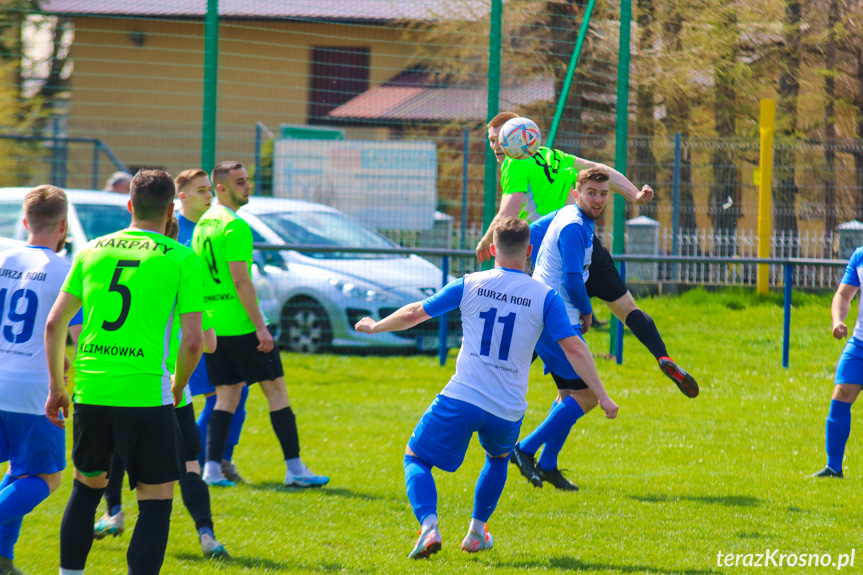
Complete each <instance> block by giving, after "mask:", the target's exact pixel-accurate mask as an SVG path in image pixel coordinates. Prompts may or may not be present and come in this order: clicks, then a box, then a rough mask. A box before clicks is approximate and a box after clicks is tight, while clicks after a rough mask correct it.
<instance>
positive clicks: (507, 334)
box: [479, 307, 515, 361]
mask: <svg viewBox="0 0 863 575" xmlns="http://www.w3.org/2000/svg"><path fill="white" fill-rule="evenodd" d="M479 317H480V318H481V319H482V320H483V322H484V324H483V327H482V342H480V347H479V354H480V355H484V356H489V355H491V339H492V336H493V335H494V327H495V323H502V324H503V334H502V335H501V337H500V349H498V353H497V358H498V359H499V360H501V361H507V360H508V359H509V346H510V344H511V343H512V331H513V328H514V327H515V312H510V313H509V314H507V315H504V316H501V317H499V318H498V317H497V308H496V307H493V308H490V309H487V310H486V311H484V312H482V313H480V314H479ZM495 318H497V322H495V321H494V320H495Z"/></svg>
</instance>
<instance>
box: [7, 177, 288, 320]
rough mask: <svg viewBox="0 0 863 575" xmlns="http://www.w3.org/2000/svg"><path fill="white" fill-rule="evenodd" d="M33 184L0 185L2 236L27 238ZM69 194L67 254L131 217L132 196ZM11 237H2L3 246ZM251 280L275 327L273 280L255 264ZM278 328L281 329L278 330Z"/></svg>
mask: <svg viewBox="0 0 863 575" xmlns="http://www.w3.org/2000/svg"><path fill="white" fill-rule="evenodd" d="M29 191H30V188H0V238H6V239H8V240H19V241H20V240H24V239H26V238H27V230H26V229H25V228H24V222H23V208H22V204H23V203H24V196H26V195H27V192H29ZM66 196H67V197H68V198H69V220H68V221H69V233H68V237H67V239H66V251H65V253H66V255H67V256H68V257H70V258H71V257H72V256H73V255H74V254H76V253H77V252H78V251H80V250H81V249H82V248H83V247H84V246H86V245H87V242H89V241H90V240H91V239H93V238H98V237H100V236H104V235H106V234H110V233H113V232H116V231H117V230H122V229H123V228H125V227H128V226H129V223H130V222H131V220H132V216H131V214H129V209H128V207H127V204H128V202H129V196H127V195H124V194H115V193H111V192H94V191H90V190H66ZM8 243H10V242H8V241H0V249H2V246H4V245H5V244H8ZM252 281H253V282H254V284H255V289H256V290H257V292H258V300H259V303H260V306H261V311H262V312H263V313H264V316H265V317H266V318H267V321H268V322H269V323H270V324H271V325H272V326H274V327H276V328H278V326H279V321H278V320H279V311H280V305H279V301H278V300H276V297H275V292H274V290H273V287H272V286H271V285H270V282H269V281H268V280H267V278H266V277H264V276H263V275H262V274H261V273H260V272H259V270H258V266H257V265H255V266H252ZM276 331H277V332H278V329H277V330H276Z"/></svg>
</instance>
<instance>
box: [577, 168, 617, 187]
mask: <svg viewBox="0 0 863 575" xmlns="http://www.w3.org/2000/svg"><path fill="white" fill-rule="evenodd" d="M609 178H610V176H609V175H608V170H606V169H605V168H588V169H586V170H581V171H580V172H578V177H577V178H576V180H575V183H576V184H583V183H584V182H597V183H602V182H607V181H608V179H609Z"/></svg>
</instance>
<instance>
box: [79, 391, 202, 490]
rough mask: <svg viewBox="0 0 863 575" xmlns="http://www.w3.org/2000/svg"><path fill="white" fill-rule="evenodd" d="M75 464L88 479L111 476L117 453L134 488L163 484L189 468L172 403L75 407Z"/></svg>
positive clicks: (84, 405)
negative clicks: (184, 458)
mask: <svg viewBox="0 0 863 575" xmlns="http://www.w3.org/2000/svg"><path fill="white" fill-rule="evenodd" d="M73 417H74V419H73V426H72V434H73V443H72V462H73V463H74V464H75V468H76V469H77V470H78V471H80V472H82V473H83V474H85V475H91V474H94V473H103V472H107V471H108V470H109V469H110V467H111V456H112V455H113V454H114V452H115V451H116V453H117V455H118V456H119V457H120V460H121V461H122V462H123V467H124V468H125V470H126V473H128V474H129V488H130V489H134V488H135V485H137V483H138V482H139V481H140V482H141V483H147V484H149V485H159V484H161V483H168V482H169V481H177V480H179V479H180V473H181V470H185V462H184V461H183V440H182V437H181V436H180V426H179V424H178V423H177V416H176V415H174V406H173V405H161V406H159V407H113V406H108V405H86V404H80V403H78V404H75V411H74V416H73Z"/></svg>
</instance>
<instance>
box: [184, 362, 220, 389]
mask: <svg viewBox="0 0 863 575" xmlns="http://www.w3.org/2000/svg"><path fill="white" fill-rule="evenodd" d="M189 391H191V392H192V395H207V394H208V393H216V388H215V387H213V386H212V385H210V374H209V373H208V372H207V362H206V361H204V358H203V356H202V357H201V361H200V362H199V363H198V367H196V368H195V371H193V372H192V375H191V376H189Z"/></svg>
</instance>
